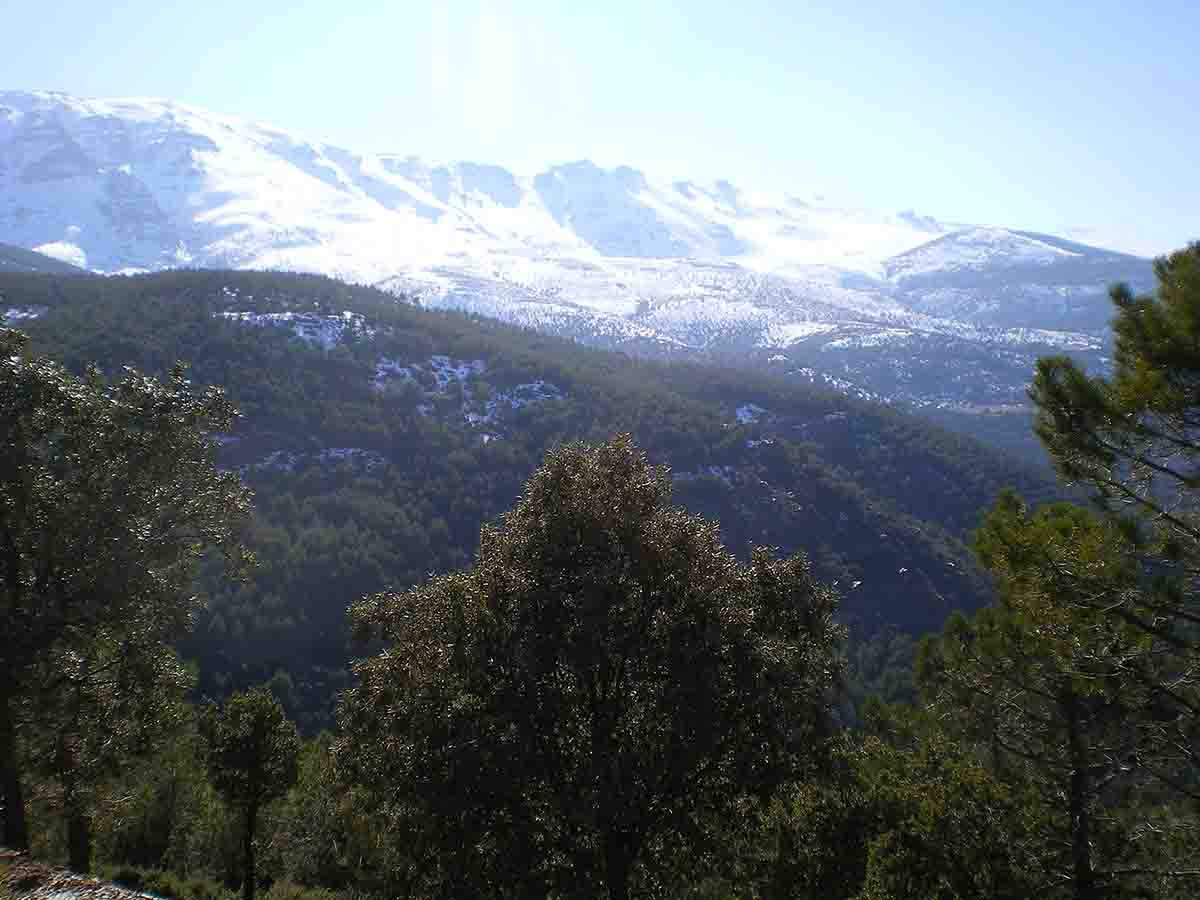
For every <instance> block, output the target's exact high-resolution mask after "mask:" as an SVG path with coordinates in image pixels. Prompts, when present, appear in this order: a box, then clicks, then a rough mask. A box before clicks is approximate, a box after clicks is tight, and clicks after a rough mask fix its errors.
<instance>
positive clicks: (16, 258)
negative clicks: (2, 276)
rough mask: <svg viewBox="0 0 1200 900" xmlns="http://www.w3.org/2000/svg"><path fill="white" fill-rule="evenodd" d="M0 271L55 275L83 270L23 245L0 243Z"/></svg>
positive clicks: (80, 272)
mask: <svg viewBox="0 0 1200 900" xmlns="http://www.w3.org/2000/svg"><path fill="white" fill-rule="evenodd" d="M0 272H48V273H51V274H55V275H72V274H75V275H82V274H84V270H83V269H80V268H79V267H77V266H73V265H71V264H70V263H65V262H63V261H62V260H59V259H55V258H54V257H52V256H46V255H45V254H44V253H35V252H33V251H32V250H26V249H24V248H23V247H14V246H12V245H11V244H0Z"/></svg>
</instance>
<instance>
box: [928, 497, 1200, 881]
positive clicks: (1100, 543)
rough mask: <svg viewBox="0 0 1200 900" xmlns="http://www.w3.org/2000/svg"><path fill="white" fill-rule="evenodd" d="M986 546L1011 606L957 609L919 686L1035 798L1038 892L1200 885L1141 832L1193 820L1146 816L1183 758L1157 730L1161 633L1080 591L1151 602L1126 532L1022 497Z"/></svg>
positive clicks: (932, 644) (1001, 507) (1004, 511)
mask: <svg viewBox="0 0 1200 900" xmlns="http://www.w3.org/2000/svg"><path fill="white" fill-rule="evenodd" d="M976 551H977V553H978V555H979V557H980V560H981V562H983V564H984V565H985V566H986V567H987V568H988V569H989V570H990V571H991V572H992V573H993V574H994V575H995V577H996V581H997V585H998V588H999V594H1000V597H999V600H1000V602H999V603H998V604H997V605H996V606H995V607H992V608H988V609H984V610H981V611H980V612H979V613H977V614H976V615H975V616H973V617H971V618H966V617H964V616H961V615H956V616H954V617H952V618H951V620H950V622H949V623H948V624H947V626H946V629H945V631H944V633H943V634H942V635H941V637H939V638H936V639H930V640H928V641H926V643H925V644H924V645H923V647H922V651H921V654H920V656H919V659H918V681H919V683H920V685H921V687H922V690H923V692H924V693H925V695H926V697H927V699H928V700H929V701H930V703H931V704H932V708H933V711H934V712H935V713H936V714H937V715H938V716H939V717H940V718H941V719H942V720H943V721H944V722H947V723H951V724H952V725H953V726H954V727H956V728H957V729H958V731H959V734H960V735H961V736H962V737H963V738H964V739H966V740H968V741H970V742H972V743H974V744H975V745H976V746H977V747H978V748H979V750H980V752H981V754H982V757H983V758H984V759H985V760H987V761H988V763H989V765H990V768H991V769H992V771H993V772H994V773H995V774H996V776H997V777H999V778H1000V779H1001V780H1002V781H1004V782H1006V783H1008V784H1010V785H1012V786H1014V787H1016V788H1021V787H1023V788H1025V789H1027V790H1028V791H1029V792H1031V795H1032V796H1033V797H1034V798H1035V799H1036V806H1037V808H1038V809H1040V810H1041V812H1042V815H1041V817H1040V822H1041V825H1040V835H1039V838H1040V839H1039V840H1038V841H1037V842H1036V844H1035V847H1036V852H1034V853H1033V854H1031V855H1030V856H1029V858H1028V861H1027V867H1028V869H1029V871H1030V872H1035V873H1037V875H1038V876H1039V889H1038V893H1039V896H1047V897H1050V896H1065V897H1070V898H1073V900H1102V898H1114V897H1127V896H1135V895H1140V894H1139V891H1145V890H1146V889H1148V886H1149V885H1150V884H1151V883H1152V881H1153V880H1154V879H1156V878H1172V877H1181V878H1183V877H1190V878H1195V877H1196V875H1195V873H1194V872H1191V871H1190V869H1191V866H1183V867H1177V866H1173V865H1172V864H1171V863H1170V861H1165V860H1162V859H1156V858H1154V857H1153V855H1152V854H1148V853H1147V851H1146V845H1145V843H1143V842H1140V841H1139V839H1138V835H1139V834H1145V833H1147V832H1149V831H1153V830H1155V829H1158V830H1161V829H1162V828H1164V827H1174V828H1175V829H1176V830H1181V829H1184V828H1185V827H1187V826H1190V825H1191V824H1192V823H1190V822H1187V821H1177V822H1175V823H1164V822H1161V821H1154V822H1153V824H1152V823H1151V822H1150V820H1149V819H1147V818H1146V817H1145V816H1144V815H1142V814H1143V813H1144V812H1145V811H1146V806H1147V804H1146V796H1145V792H1146V790H1147V787H1148V785H1150V784H1151V783H1152V781H1151V777H1150V776H1151V775H1152V774H1153V773H1156V772H1160V771H1164V770H1167V769H1171V768H1174V767H1175V766H1176V765H1177V760H1176V759H1175V757H1176V756H1177V753H1176V752H1175V751H1174V750H1173V749H1172V748H1170V747H1164V746H1161V745H1159V744H1158V743H1157V742H1156V741H1155V740H1154V739H1153V738H1154V735H1155V734H1156V729H1155V728H1153V727H1151V726H1153V725H1154V724H1155V720H1156V718H1157V717H1158V715H1159V714H1160V710H1159V708H1158V707H1157V706H1156V703H1155V690H1154V685H1155V684H1156V683H1157V682H1158V681H1159V680H1160V679H1161V677H1162V676H1161V673H1147V672H1145V671H1143V670H1144V668H1145V667H1146V666H1149V665H1157V662H1156V661H1155V660H1154V659H1153V658H1152V657H1149V656H1147V654H1146V648H1147V646H1149V645H1151V644H1152V642H1153V639H1152V637H1151V636H1150V635H1148V634H1146V633H1145V632H1144V631H1143V630H1141V629H1139V628H1137V627H1135V626H1133V625H1132V624H1130V623H1129V622H1128V621H1124V620H1122V619H1121V618H1117V617H1112V616H1109V615H1106V614H1104V612H1103V611H1101V610H1099V609H1094V608H1092V607H1091V605H1090V599H1091V598H1090V596H1088V597H1081V596H1080V592H1081V591H1083V590H1090V591H1093V592H1094V593H1097V594H1100V595H1104V596H1122V597H1130V598H1131V597H1136V596H1138V590H1137V585H1138V582H1139V569H1138V566H1137V564H1136V558H1135V556H1134V554H1133V548H1132V546H1131V545H1130V544H1129V542H1128V540H1127V535H1126V534H1125V532H1124V531H1123V530H1122V529H1120V528H1119V527H1117V526H1115V525H1114V524H1113V523H1110V522H1108V521H1106V520H1104V519H1101V518H1098V517H1097V516H1095V515H1093V514H1092V513H1090V512H1088V511H1087V510H1084V509H1082V508H1080V507H1075V506H1070V505H1066V504H1059V505H1054V506H1050V507H1046V508H1043V509H1041V510H1039V511H1038V512H1037V513H1035V514H1031V513H1029V511H1028V510H1027V509H1026V508H1025V507H1024V505H1023V504H1021V503H1020V501H1019V500H1017V498H1016V497H1015V496H1013V495H1011V494H1007V495H1004V496H1003V497H1002V498H1001V500H1000V502H999V503H998V504H997V506H996V508H995V509H994V510H993V511H992V513H991V514H990V515H989V516H988V518H987V520H986V522H985V524H984V526H983V527H982V528H981V529H980V531H979V532H978V534H977V536H976ZM1126 608H1127V609H1128V610H1130V611H1131V612H1133V613H1134V614H1135V615H1138V616H1140V615H1142V611H1141V608H1140V607H1139V606H1138V605H1135V604H1134V603H1132V602H1130V604H1129V605H1128V606H1127V607H1126ZM1153 805H1155V806H1156V805H1157V804H1153ZM1150 818H1152V819H1155V820H1157V819H1158V818H1159V817H1158V816H1157V812H1155V813H1154V814H1153V815H1152V816H1151V817H1150Z"/></svg>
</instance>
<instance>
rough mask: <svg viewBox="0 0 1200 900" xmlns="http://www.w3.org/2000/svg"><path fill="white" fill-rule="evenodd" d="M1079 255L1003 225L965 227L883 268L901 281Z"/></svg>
mask: <svg viewBox="0 0 1200 900" xmlns="http://www.w3.org/2000/svg"><path fill="white" fill-rule="evenodd" d="M1081 255H1082V254H1080V253H1079V252H1075V251H1071V250H1068V249H1066V248H1064V247H1062V246H1057V245H1055V244H1052V243H1050V242H1048V241H1045V240H1039V239H1038V238H1036V237H1034V236H1032V235H1026V234H1021V233H1019V232H1013V231H1008V230H1006V229H1003V228H968V229H963V230H961V231H958V232H955V233H954V234H950V235H947V236H945V237H942V238H938V239H937V240H934V241H931V242H929V243H928V244H923V245H922V246H920V247H917V248H916V249H913V250H909V251H908V252H907V253H902V254H900V255H898V256H896V257H895V258H894V259H890V260H888V261H887V263H886V264H885V265H884V271H885V273H886V274H887V277H888V278H889V279H891V280H892V281H902V280H904V279H906V278H912V277H914V276H917V275H929V274H932V273H944V272H956V271H959V270H962V269H974V270H979V269H983V268H985V267H987V266H995V265H1002V266H1006V267H1009V266H1019V265H1044V266H1048V265H1051V264H1053V263H1055V262H1058V261H1060V260H1062V259H1064V258H1071V257H1078V256H1081Z"/></svg>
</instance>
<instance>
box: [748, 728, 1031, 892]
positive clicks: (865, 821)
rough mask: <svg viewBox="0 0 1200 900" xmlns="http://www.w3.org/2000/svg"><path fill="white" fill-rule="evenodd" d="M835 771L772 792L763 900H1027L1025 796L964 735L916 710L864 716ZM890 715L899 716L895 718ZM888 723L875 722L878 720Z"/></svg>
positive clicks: (841, 751) (836, 758)
mask: <svg viewBox="0 0 1200 900" xmlns="http://www.w3.org/2000/svg"><path fill="white" fill-rule="evenodd" d="M869 718H870V719H875V720H876V721H874V722H871V723H869V727H870V731H869V733H863V732H857V733H854V734H850V733H848V734H847V735H845V736H844V738H843V740H842V741H841V742H840V743H839V745H838V747H837V750H836V752H835V753H834V755H833V759H834V764H833V765H832V766H831V767H830V772H829V773H828V774H826V775H824V776H823V777H821V778H817V779H807V780H804V781H801V782H799V783H798V784H796V785H792V786H789V787H788V788H786V789H785V790H784V791H782V792H781V793H780V795H779V796H778V797H777V798H776V799H775V801H774V803H773V808H772V811H771V814H770V816H769V817H768V819H767V824H768V826H769V827H768V830H767V836H768V837H771V838H773V840H774V843H775V847H774V850H773V852H772V853H771V860H770V863H769V865H768V866H767V877H766V878H765V879H764V880H763V882H762V885H761V889H760V891H759V893H758V896H762V897H766V898H768V900H909V898H914V897H920V898H928V900H1024V898H1028V897H1033V896H1040V895H1039V894H1038V893H1037V887H1038V882H1037V880H1036V877H1035V874H1036V873H1031V872H1029V871H1027V869H1026V868H1025V863H1026V860H1027V854H1028V844H1029V843H1030V838H1031V837H1032V835H1031V834H1030V832H1029V829H1028V828H1027V822H1026V817H1025V815H1024V813H1023V800H1022V798H1021V796H1020V795H1019V793H1016V792H1014V791H1012V790H1011V789H1010V788H1009V787H1008V786H1006V785H1005V784H1003V783H1002V782H1001V781H1000V780H999V779H997V778H996V777H995V775H994V774H993V773H991V772H989V771H988V769H987V767H986V766H984V765H983V764H982V763H981V761H980V760H979V758H978V757H977V756H976V755H975V754H973V753H972V752H971V750H970V747H969V746H968V745H965V744H963V743H962V742H960V741H957V740H955V739H953V738H952V737H951V736H950V735H949V734H947V733H946V732H945V731H944V730H943V729H941V728H939V727H937V725H936V723H934V722H933V721H932V720H930V719H929V717H927V716H924V715H922V714H920V713H918V712H916V711H913V710H910V709H905V708H896V709H892V710H888V711H887V713H886V714H885V715H880V716H875V715H869ZM885 720H896V721H898V722H899V723H901V724H902V726H903V727H900V728H894V727H891V724H890V722H887V721H885ZM885 725H886V726H887V727H881V726H885Z"/></svg>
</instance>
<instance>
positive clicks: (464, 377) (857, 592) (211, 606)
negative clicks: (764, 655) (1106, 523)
mask: <svg viewBox="0 0 1200 900" xmlns="http://www.w3.org/2000/svg"><path fill="white" fill-rule="evenodd" d="M4 310H9V311H10V312H12V311H19V312H20V319H19V321H10V323H9V324H10V325H14V326H16V327H19V328H21V329H22V330H24V331H25V332H27V333H28V334H29V336H30V338H31V340H32V350H33V351H34V352H45V353H48V354H50V355H51V356H52V357H54V358H56V359H59V360H60V361H62V362H64V363H65V364H66V365H67V366H68V367H69V368H71V369H73V370H77V371H78V370H82V369H83V368H84V367H85V366H86V365H87V364H88V363H90V362H95V363H96V364H98V365H99V366H100V367H101V369H102V370H104V371H105V372H107V373H109V374H116V373H117V371H118V370H119V368H120V367H122V366H125V365H132V366H136V367H138V368H140V369H143V370H145V371H148V372H150V373H162V372H164V371H166V370H167V369H168V368H169V367H170V366H171V365H172V364H173V363H175V362H176V361H177V360H183V361H185V362H186V363H187V364H188V365H189V366H190V370H189V373H190V374H189V377H190V378H192V379H193V380H194V381H195V382H198V383H202V384H215V385H222V386H224V387H225V389H226V390H227V391H228V393H229V396H230V397H231V399H232V400H233V401H234V403H235V404H236V405H237V406H238V408H239V409H240V410H241V412H242V418H241V419H240V421H239V422H238V423H237V425H236V427H235V428H234V429H233V430H232V433H230V434H228V435H223V436H222V437H221V448H222V449H221V459H220V463H221V465H222V466H223V467H225V468H228V469H235V470H237V471H239V472H240V473H241V474H242V475H243V477H244V479H245V481H246V482H247V483H248V484H249V485H250V487H251V488H252V489H253V491H254V493H255V499H254V506H255V512H254V519H253V523H252V525H251V530H250V534H249V535H248V540H247V543H248V545H249V546H250V548H251V549H252V550H253V551H254V552H255V553H256V554H257V557H258V561H259V565H258V567H257V568H256V569H255V570H254V571H253V572H252V573H251V575H250V576H249V579H248V580H247V581H246V582H244V583H242V584H240V585H234V586H233V587H230V586H229V583H228V582H225V581H224V580H223V579H222V578H221V577H220V567H219V566H217V564H216V563H215V562H214V563H213V565H212V567H211V569H210V570H209V571H207V572H206V574H205V575H204V576H203V577H202V582H203V583H202V587H203V589H204V591H205V593H206V594H207V595H208V596H207V599H208V605H207V608H206V610H205V612H204V613H203V614H202V615H201V617H200V618H199V619H198V621H197V622H196V625H195V629H194V631H193V633H192V635H191V637H190V638H188V639H187V641H186V643H185V645H184V646H183V648H182V649H183V651H184V653H185V655H186V656H189V657H193V658H195V659H197V660H198V661H199V670H200V677H201V688H202V690H204V691H206V692H208V693H211V694H218V693H224V692H225V691H227V690H229V689H232V688H234V687H239V686H244V685H247V684H251V683H257V682H260V681H262V680H264V679H270V678H274V687H275V689H276V690H277V692H278V693H280V694H281V695H282V696H283V697H284V698H285V699H286V700H287V705H288V706H289V711H290V712H291V713H292V715H293V716H295V717H297V718H298V719H299V720H300V721H301V722H302V724H305V725H307V726H308V727H310V728H311V727H315V726H318V725H320V724H323V723H326V722H327V721H328V718H327V716H328V712H329V710H330V708H331V702H332V698H333V695H334V693H335V691H337V690H339V689H341V688H343V687H345V686H346V684H347V683H348V682H347V678H348V676H347V668H346V667H347V661H348V659H349V658H350V657H351V656H353V655H356V654H357V655H361V653H362V652H363V650H362V648H357V649H356V648H354V647H353V646H351V645H349V644H348V638H347V632H346V628H345V624H344V621H345V611H346V608H347V606H348V605H349V604H350V603H351V602H353V601H355V600H357V599H358V598H360V597H362V596H363V595H364V594H368V593H371V592H375V591H379V590H382V589H385V588H402V587H406V586H409V585H413V584H416V583H419V582H421V581H423V580H425V579H426V578H427V577H428V576H429V574H430V573H442V572H448V571H451V570H454V569H459V568H462V567H464V566H466V565H467V564H468V563H470V561H471V559H472V557H473V554H474V552H475V549H476V546H477V543H478V539H479V529H480V525H481V524H482V523H484V522H487V521H489V520H492V519H494V518H495V517H496V516H498V515H499V514H500V513H502V512H503V511H505V510H507V509H509V508H510V507H511V506H512V505H513V503H514V501H515V500H516V498H517V496H518V494H519V493H520V491H521V488H522V485H523V483H524V482H525V480H526V479H527V478H528V476H529V475H530V473H532V472H533V471H534V469H535V468H536V467H537V466H538V465H539V464H540V462H541V460H542V458H543V456H544V454H545V452H546V451H547V449H549V448H552V447H554V446H556V445H558V444H560V443H561V442H563V441H566V440H570V439H585V440H588V441H600V440H604V439H607V438H609V437H610V436H611V435H613V434H615V433H619V432H630V433H631V434H632V435H633V436H634V439H635V440H636V441H637V443H638V444H639V445H640V446H642V447H644V448H645V449H646V450H647V452H648V453H649V455H650V458H651V461H652V462H655V463H660V464H666V465H668V466H669V467H670V469H671V474H672V480H673V488H674V496H675V499H676V500H677V501H679V502H681V503H682V504H684V505H685V506H686V507H687V508H688V509H690V510H691V511H693V512H696V513H700V514H703V515H704V516H706V517H709V518H712V519H717V520H719V521H720V523H721V529H722V538H723V540H724V543H725V544H726V546H728V547H729V548H730V549H731V550H733V551H734V552H735V553H737V554H739V555H745V554H746V553H747V551H748V550H749V548H750V547H751V545H752V544H767V545H773V546H777V547H779V548H780V549H781V550H782V551H784V552H792V551H795V550H797V549H802V550H805V551H807V552H808V553H809V554H810V556H811V558H812V560H813V562H814V566H815V569H816V573H817V575H818V576H819V577H820V578H822V579H824V580H826V581H828V582H832V583H834V584H835V586H836V588H837V589H838V590H839V592H840V593H841V594H842V595H843V597H844V600H843V604H842V615H843V618H845V619H846V620H847V621H848V622H849V623H851V624H852V625H853V626H854V633H855V634H856V635H858V636H860V637H862V636H870V635H873V634H876V633H879V631H880V629H881V628H882V627H883V626H896V627H898V628H899V629H901V630H907V631H912V632H922V631H926V630H930V629H936V628H938V627H940V626H941V624H942V622H943V621H944V619H945V618H946V616H947V615H948V614H949V613H950V612H951V611H953V610H954V609H966V610H972V609H975V608H977V607H979V606H980V605H981V604H982V603H984V602H985V601H986V599H987V597H988V588H987V585H986V583H985V581H984V579H983V577H982V576H981V574H980V572H979V570H978V569H977V568H976V566H975V565H974V563H972V562H971V560H970V557H969V555H968V554H967V552H966V551H965V549H964V544H963V541H964V539H965V538H966V537H967V535H968V533H969V532H970V531H971V530H972V529H973V528H974V527H975V526H976V525H977V524H978V521H979V517H980V513H981V510H982V509H983V508H984V507H986V506H987V505H988V504H989V503H990V502H991V501H992V500H993V499H994V497H995V496H996V494H997V492H998V491H999V489H1000V488H1002V487H1004V486H1008V485H1012V486H1015V487H1017V488H1018V489H1019V490H1020V491H1021V492H1022V493H1023V494H1024V495H1025V496H1026V497H1028V498H1030V499H1031V500H1035V501H1036V500H1038V499H1042V498H1045V497H1047V496H1049V494H1050V492H1051V491H1052V490H1053V489H1052V488H1051V487H1050V486H1049V485H1048V484H1046V483H1045V482H1043V481H1041V480H1039V478H1038V477H1037V476H1035V475H1032V474H1030V473H1029V472H1028V471H1026V470H1025V469H1023V468H1022V467H1021V466H1019V465H1018V464H1016V463H1013V462H1010V461H1009V460H1008V459H1007V458H1005V457H1003V456H1001V455H999V454H997V453H996V452H994V451H991V450H989V449H986V448H984V447H982V446H981V445H979V444H977V443H974V442H972V441H970V440H967V439H964V438H960V437H957V436H952V435H950V434H948V433H946V432H943V431H939V430H937V429H935V428H932V427H930V426H928V425H927V424H925V423H922V422H920V421H918V420H916V419H914V418H910V417H906V416H905V415H903V414H900V413H897V412H895V411H892V410H888V409H886V408H883V407H879V406H874V405H869V404H866V403H863V402H860V401H855V400H852V399H849V398H847V397H845V396H843V395H839V394H836V393H832V392H825V391H822V390H819V389H815V388H810V387H807V386H799V385H797V384H795V383H790V382H785V381H783V380H774V379H772V378H769V377H766V376H757V375H753V374H748V373H746V372H734V371H730V370H722V369H719V368H708V367H699V366H694V365H688V364H675V365H668V364H664V363H651V362H646V361H638V360H634V359H630V358H628V357H626V356H623V355H619V354H614V353H609V352H602V351H597V350H589V349H586V348H582V347H580V346H578V345H575V344H572V343H569V342H566V341H560V340H556V339H552V338H548V337H545V336H541V335H537V334H535V333H532V332H528V331H521V330H516V329H513V328H510V327H507V326H502V325H499V324H496V323H494V322H490V321H487V320H480V319H474V318H469V317H465V316H463V315H460V314H457V313H440V312H429V311H425V310H421V309H419V308H416V307H414V306H411V305H409V304H406V303H404V302H398V301H397V300H396V299H395V297H393V296H391V295H388V294H384V293H381V292H378V291H376V290H373V289H369V288H361V287H353V286H348V285H346V284H343V283H340V282H337V281H333V280H330V279H326V278H321V277H315V276H298V275H283V274H270V273H249V272H237V273H232V272H217V271H192V272H183V271H180V272H169V273H162V274H156V275H148V276H137V277H115V278H98V277H97V278H64V277H55V276H48V275H18V274H3V275H0V313H2V312H3V311H4Z"/></svg>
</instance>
